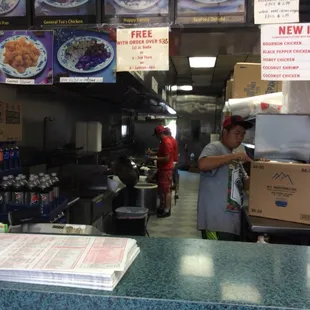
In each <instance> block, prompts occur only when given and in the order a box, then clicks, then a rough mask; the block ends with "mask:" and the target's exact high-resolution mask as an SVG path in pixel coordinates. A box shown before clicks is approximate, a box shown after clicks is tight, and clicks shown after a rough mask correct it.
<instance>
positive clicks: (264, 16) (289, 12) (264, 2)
mask: <svg viewBox="0 0 310 310" xmlns="http://www.w3.org/2000/svg"><path fill="white" fill-rule="evenodd" d="M254 21H255V24H280V23H295V22H299V0H255V2H254Z"/></svg>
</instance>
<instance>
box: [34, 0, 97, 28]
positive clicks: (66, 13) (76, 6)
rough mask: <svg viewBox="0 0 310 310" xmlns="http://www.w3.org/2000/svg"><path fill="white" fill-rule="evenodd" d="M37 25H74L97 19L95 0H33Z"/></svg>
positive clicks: (90, 22)
mask: <svg viewBox="0 0 310 310" xmlns="http://www.w3.org/2000/svg"><path fill="white" fill-rule="evenodd" d="M33 3H34V10H33V11H34V23H35V25H38V26H41V25H43V26H70V25H71V26H74V25H83V24H94V23H96V21H97V15H96V13H97V8H96V0H34V2H33Z"/></svg>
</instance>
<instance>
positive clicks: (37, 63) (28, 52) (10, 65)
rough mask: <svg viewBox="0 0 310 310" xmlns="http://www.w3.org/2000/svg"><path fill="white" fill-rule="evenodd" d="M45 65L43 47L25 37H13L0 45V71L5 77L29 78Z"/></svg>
mask: <svg viewBox="0 0 310 310" xmlns="http://www.w3.org/2000/svg"><path fill="white" fill-rule="evenodd" d="M46 64H47V51H46V49H45V47H44V45H43V44H42V43H41V42H40V41H39V40H36V39H33V38H31V37H30V36H27V35H15V36H12V37H9V38H7V39H6V40H4V41H2V42H1V43H0V70H1V71H2V72H3V73H4V74H6V75H7V76H11V77H15V78H30V77H34V76H36V75H38V74H39V73H40V72H42V71H43V70H44V68H45V66H46Z"/></svg>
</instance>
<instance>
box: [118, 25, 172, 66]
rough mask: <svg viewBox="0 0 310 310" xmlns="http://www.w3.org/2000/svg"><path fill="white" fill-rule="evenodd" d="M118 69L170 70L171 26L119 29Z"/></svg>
mask: <svg viewBox="0 0 310 310" xmlns="http://www.w3.org/2000/svg"><path fill="white" fill-rule="evenodd" d="M116 51H117V53H116V55H117V71H119V72H121V71H168V70H169V28H168V27H159V28H131V29H117V49H116Z"/></svg>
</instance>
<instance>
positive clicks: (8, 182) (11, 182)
mask: <svg viewBox="0 0 310 310" xmlns="http://www.w3.org/2000/svg"><path fill="white" fill-rule="evenodd" d="M7 184H8V188H9V201H10V202H12V201H13V192H14V188H13V187H14V186H13V185H14V184H15V180H14V176H13V175H12V174H10V175H9V176H8V180H7Z"/></svg>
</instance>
